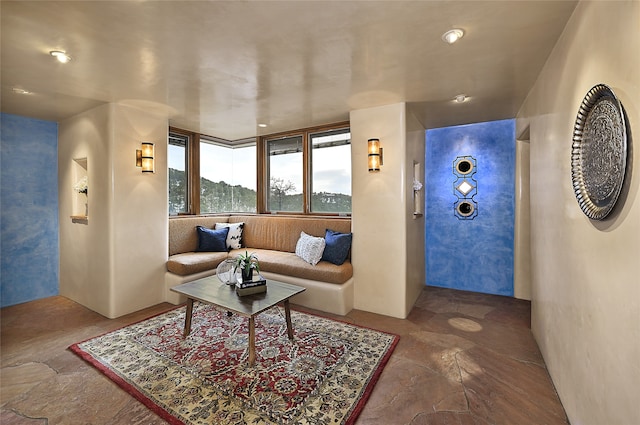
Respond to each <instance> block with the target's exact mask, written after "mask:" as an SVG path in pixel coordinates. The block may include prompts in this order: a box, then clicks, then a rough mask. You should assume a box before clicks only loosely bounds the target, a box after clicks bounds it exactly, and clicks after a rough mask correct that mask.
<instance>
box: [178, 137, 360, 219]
mask: <svg viewBox="0 0 640 425" xmlns="http://www.w3.org/2000/svg"><path fill="white" fill-rule="evenodd" d="M305 140H308V142H305ZM305 143H307V144H306V145H305ZM197 147H199V157H200V163H199V164H197V166H199V173H200V206H199V211H200V213H201V214H207V213H230V212H238V213H242V212H249V213H255V212H257V187H256V185H257V163H256V161H257V159H256V158H257V155H256V144H255V143H249V144H243V145H239V146H229V145H227V144H224V143H220V142H216V141H215V139H212V138H209V139H208V138H206V137H204V136H203V137H201V139H200V144H199V146H197ZM304 148H308V149H309V153H308V157H309V162H310V163H309V166H308V169H309V171H310V172H309V177H310V181H309V184H308V186H309V188H310V191H311V195H310V197H309V198H310V208H309V210H310V212H319V213H350V212H351V134H350V132H349V129H348V128H346V129H339V130H329V131H322V132H317V133H306V134H305V135H302V134H300V135H294V136H287V137H284V138H280V139H275V140H268V141H267V143H266V153H267V155H266V159H267V164H265V165H266V167H267V183H266V184H268V197H267V210H268V211H274V212H275V211H281V212H303V205H304V203H303V196H306V195H305V192H306V191H305V189H304V181H303V170H304V166H303V150H304ZM188 149H189V137H188V136H182V135H178V134H173V133H172V134H170V137H169V155H168V156H169V158H168V163H169V214H170V215H177V214H181V213H190V212H191V213H192V211H193V210H194V209H193V208H191V206H190V205H189V202H190V200H189V199H188V197H189V190H188V182H189V179H188V177H189V172H190V171H189V170H188V167H187V165H188V161H187V158H188V155H187V153H188V152H187V151H188ZM196 171H197V170H196ZM196 202H197V200H196Z"/></svg>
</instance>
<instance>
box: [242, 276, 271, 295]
mask: <svg viewBox="0 0 640 425" xmlns="http://www.w3.org/2000/svg"><path fill="white" fill-rule="evenodd" d="M262 292H267V281H266V279H265V278H264V277H262V276H259V275H258V276H255V277H254V280H252V281H250V282H238V283H236V294H238V295H239V296H241V297H242V296H245V295H252V294H260V293H262Z"/></svg>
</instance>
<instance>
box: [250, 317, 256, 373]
mask: <svg viewBox="0 0 640 425" xmlns="http://www.w3.org/2000/svg"><path fill="white" fill-rule="evenodd" d="M255 364H256V321H255V319H254V317H253V316H251V317H249V366H251V367H253V366H254V365H255Z"/></svg>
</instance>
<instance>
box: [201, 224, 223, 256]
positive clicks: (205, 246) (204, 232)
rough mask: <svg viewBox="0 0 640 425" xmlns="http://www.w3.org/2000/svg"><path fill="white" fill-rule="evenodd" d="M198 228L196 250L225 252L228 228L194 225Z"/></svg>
mask: <svg viewBox="0 0 640 425" xmlns="http://www.w3.org/2000/svg"><path fill="white" fill-rule="evenodd" d="M196 229H197V230H198V249H197V251H198V252H226V251H227V234H228V233H229V228H228V227H225V228H222V229H219V230H212V229H207V228H206V227H202V226H196Z"/></svg>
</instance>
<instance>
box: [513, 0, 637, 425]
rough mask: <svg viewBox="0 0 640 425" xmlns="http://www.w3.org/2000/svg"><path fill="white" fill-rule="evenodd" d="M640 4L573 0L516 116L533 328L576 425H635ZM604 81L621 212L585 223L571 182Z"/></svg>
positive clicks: (571, 418)
mask: <svg viewBox="0 0 640 425" xmlns="http://www.w3.org/2000/svg"><path fill="white" fill-rule="evenodd" d="M639 23H640V2H638V1H620V2H609V1H607V2H604V1H603V2H600V1H594V2H590V1H589V2H580V3H579V4H578V6H577V7H576V9H575V11H574V13H573V15H572V17H571V19H570V20H569V22H568V23H567V26H566V28H565V30H564V32H563V34H562V36H561V37H560V39H559V40H558V43H557V44H556V46H555V48H554V50H553V52H552V53H551V55H550V57H549V59H548V60H547V63H546V65H545V67H544V68H543V70H542V72H541V74H540V76H539V78H538V81H537V82H536V84H535V86H534V87H533V89H532V91H531V92H530V93H529V95H528V97H527V100H526V102H525V103H524V105H523V106H522V108H521V110H520V112H519V113H518V122H517V124H518V134H519V133H520V132H521V131H522V130H524V129H526V127H527V126H529V128H530V141H531V152H530V155H531V257H532V258H531V261H532V318H531V319H532V330H533V333H534V335H535V337H536V340H537V342H538V345H539V347H540V350H541V351H542V354H543V356H544V358H545V362H546V364H547V367H548V369H549V372H550V374H551V377H552V379H553V382H554V384H555V386H556V389H557V391H558V394H559V396H560V399H561V401H562V404H563V406H564V408H565V410H566V412H567V415H568V417H569V420H570V421H571V423H572V424H582V425H588V424H592V425H600V424H629V425H630V424H639V423H640V402H639V401H640V398H639V397H638V382H640V362H639V361H638V359H640V273H639V272H638V259H639V258H640V254H639V253H640V193H639V187H640V172H639V167H638V164H640V148H638V140H640V53H639V52H640V31H639V30H638V28H639V27H638V25H639ZM598 83H604V84H607V85H609V86H610V87H611V88H612V89H613V91H614V92H615V93H616V95H617V96H618V98H619V99H620V101H621V102H622V104H623V106H624V108H625V110H626V114H627V118H628V122H629V128H630V136H631V143H630V154H629V156H628V161H629V162H628V163H629V166H630V171H629V174H628V175H627V183H626V186H625V188H624V189H623V195H622V197H621V199H620V200H619V201H618V202H619V204H618V206H617V210H616V211H614V213H613V215H612V216H611V217H610V218H609V219H607V220H605V221H592V220H589V219H588V218H587V217H586V216H585V215H584V214H583V213H582V211H581V210H580V208H579V206H578V202H577V201H576V198H575V196H574V193H573V189H572V186H571V161H570V158H571V138H572V133H573V125H574V122H575V118H576V113H577V111H578V108H579V106H580V102H581V101H582V99H583V97H584V95H585V94H586V93H587V91H588V90H589V89H590V88H591V87H593V86H594V85H596V84H598Z"/></svg>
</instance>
